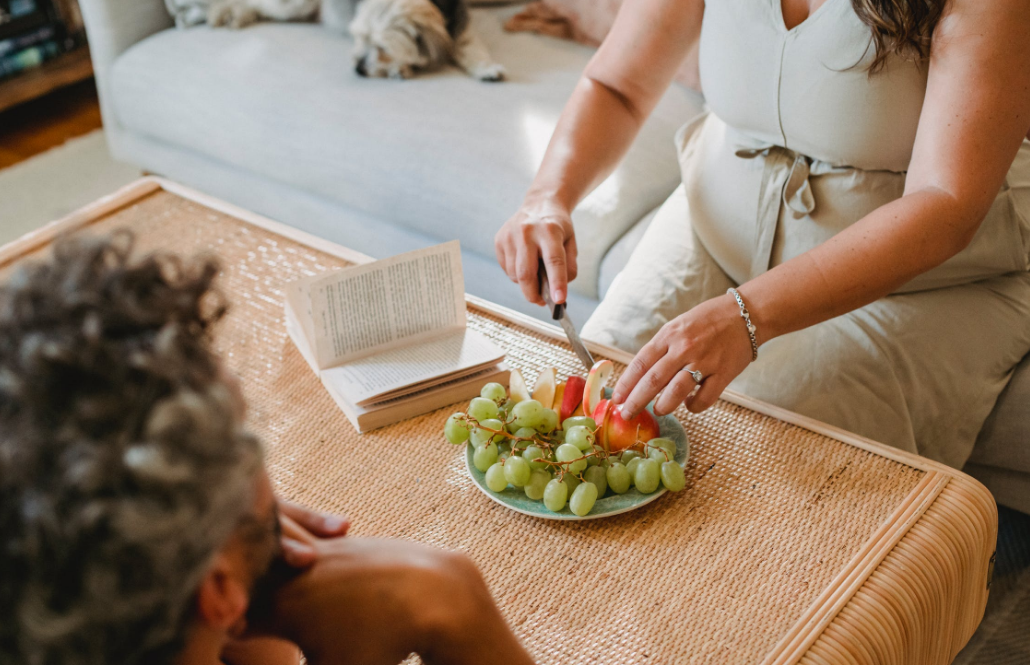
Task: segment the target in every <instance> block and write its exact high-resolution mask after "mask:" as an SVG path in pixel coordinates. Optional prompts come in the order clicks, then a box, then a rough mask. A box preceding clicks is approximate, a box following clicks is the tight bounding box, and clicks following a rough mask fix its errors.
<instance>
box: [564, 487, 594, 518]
mask: <svg viewBox="0 0 1030 665" xmlns="http://www.w3.org/2000/svg"><path fill="white" fill-rule="evenodd" d="M596 501H597V485H595V484H593V483H580V485H579V487H577V488H576V491H575V492H573V493H572V498H570V499H569V508H570V509H571V510H572V512H574V513H576V514H577V515H579V516H580V517H583V516H584V515H586V514H587V513H589V512H590V510H591V508H593V507H594V503H595V502H596Z"/></svg>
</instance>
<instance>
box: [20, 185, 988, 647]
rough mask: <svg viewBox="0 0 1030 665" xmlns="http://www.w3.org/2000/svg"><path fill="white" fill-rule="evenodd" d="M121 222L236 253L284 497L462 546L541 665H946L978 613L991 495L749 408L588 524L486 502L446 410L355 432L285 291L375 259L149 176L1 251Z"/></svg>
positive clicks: (550, 343)
mask: <svg viewBox="0 0 1030 665" xmlns="http://www.w3.org/2000/svg"><path fill="white" fill-rule="evenodd" d="M119 227H129V228H132V229H134V230H135V233H136V235H137V238H138V245H139V248H140V249H141V250H143V251H146V250H151V249H156V248H160V249H164V250H172V251H176V252H182V253H188V254H191V253H195V252H213V253H215V254H217V255H218V256H219V257H220V259H221V261H222V265H223V268H224V271H225V275H224V278H223V281H222V288H223V289H224V290H225V292H226V293H227V295H228V296H229V298H230V300H231V302H232V310H231V313H230V316H229V317H228V318H227V320H226V321H225V323H224V324H223V326H222V328H221V330H220V331H219V333H218V340H219V346H220V349H221V351H222V353H223V355H224V357H225V358H226V359H227V362H228V364H229V365H230V366H231V368H232V369H233V370H234V371H236V372H237V373H238V374H239V376H240V377H241V379H242V382H243V385H244V386H245V392H246V394H247V397H248V399H249V402H250V405H251V422H250V424H251V426H252V428H253V429H254V430H255V431H256V432H257V433H258V434H260V436H261V437H262V438H263V439H264V441H265V443H266V445H267V451H268V452H267V456H268V467H269V472H270V475H271V477H272V479H273V482H274V483H275V485H276V487H277V489H278V491H279V492H280V493H281V494H282V495H284V496H286V497H288V498H291V499H296V500H299V501H302V502H306V503H309V504H311V505H313V506H315V507H318V508H322V509H326V510H333V511H343V512H346V513H348V514H349V515H350V516H351V517H352V519H353V522H354V528H353V533H355V534H358V535H370V536H371V535H374V536H388V537H397V538H410V539H414V540H418V541H422V542H425V543H431V544H434V545H439V546H441V547H450V548H456V549H460V550H463V551H465V552H467V553H468V554H469V555H470V556H471V557H472V558H473V559H474V560H475V561H476V563H477V564H478V565H479V566H480V567H481V569H482V570H483V573H484V575H485V577H486V579H487V581H488V583H489V584H490V586H491V588H492V589H493V592H494V594H495V596H496V598H497V600H498V602H499V603H500V605H501V607H502V608H503V610H504V612H505V614H506V616H507V618H508V620H509V621H510V622H511V624H512V625H513V626H514V628H515V630H516V631H517V633H518V634H519V636H520V637H521V638H522V639H523V640H524V642H525V643H526V645H527V647H528V648H529V650H530V651H531V652H532V653H533V654H534V656H535V657H536V658H537V659H538V661H539V662H540V663H548V664H555V665H557V664H559V663H561V664H567V663H611V664H617V665H629V664H638V663H654V664H666V663H670V664H679V663H730V664H737V663H765V664H770V665H771V664H786V663H799V662H800V663H812V664H828V663H847V664H855V663H862V664H865V663H870V664H872V663H878V664H880V663H883V664H887V663H897V664H899V665H918V664H923V663H927V664H929V663H949V662H951V660H952V658H953V657H954V655H955V654H956V653H957V652H958V651H959V649H960V648H961V647H962V646H963V645H964V644H965V643H966V641H967V640H968V639H969V637H970V636H971V635H972V634H973V631H974V629H975V628H976V626H977V624H978V623H979V621H980V618H981V617H982V615H983V609H984V605H985V603H986V600H987V593H988V586H989V583H990V569H991V560H992V554H993V551H994V543H995V539H996V531H997V511H996V507H995V504H994V501H993V499H992V498H991V496H990V494H989V493H988V492H987V490H986V489H984V488H983V487H982V486H981V485H980V484H979V483H977V482H976V481H975V480H973V479H971V478H969V477H968V476H965V475H963V474H961V473H959V472H957V471H955V470H953V469H950V468H947V467H944V466H941V465H939V464H936V463H933V462H930V461H928V460H925V459H922V458H920V457H916V456H914V455H910V454H907V453H903V452H899V451H897V450H893V449H890V448H887V447H885V446H882V445H880V444H877V443H874V442H872V441H867V440H864V439H860V438H858V437H855V436H853V435H850V434H848V433H846V432H843V431H840V430H837V429H834V428H832V427H829V426H827V425H823V424H821V423H817V422H814V421H811V420H808V419H805V418H803V417H800V416H798V415H796V414H792V413H788V412H785V411H782V410H779V409H776V408H774V407H771V406H769V405H766V404H762V403H758V402H754V401H752V400H749V399H747V398H745V397H743V396H741V395H736V394H732V393H727V394H726V395H725V396H724V398H723V400H722V401H720V402H719V403H718V404H717V405H716V406H715V407H713V408H712V409H710V410H709V411H707V412H705V413H704V414H701V415H692V414H690V413H688V412H686V411H685V410H683V409H681V410H680V411H678V412H677V413H676V414H675V415H676V416H677V417H678V418H679V419H680V420H681V421H682V423H683V425H684V427H685V428H686V429H687V432H688V433H689V435H690V437H691V440H692V442H693V450H692V455H691V459H690V463H689V466H688V468H687V489H686V490H685V491H683V492H680V493H677V494H668V495H665V496H663V497H661V498H660V499H659V500H657V501H655V502H654V503H652V504H650V505H648V506H646V507H644V508H641V509H640V510H636V511H633V512H631V513H628V514H625V515H621V516H618V517H612V518H610V519H604V520H595V521H589V522H580V523H565V522H552V521H545V520H538V519H533V518H531V517H526V516H523V515H520V514H517V513H515V512H512V511H510V510H507V509H506V508H504V507H502V506H499V505H497V504H495V503H493V502H492V501H490V500H489V499H487V498H486V497H484V496H483V495H481V494H480V493H479V492H478V491H477V490H476V489H475V488H474V487H473V486H472V484H471V481H470V479H469V478H468V476H467V475H466V472H465V467H464V461H463V451H461V450H459V449H458V448H455V447H453V446H450V445H448V444H447V443H446V442H444V440H443V438H442V436H441V427H442V423H443V420H444V418H445V417H446V414H447V413H449V412H450V409H443V410H440V411H438V412H436V413H432V414H429V415H426V416H421V417H416V418H413V419H411V420H409V421H407V422H403V423H400V424H397V425H394V426H391V427H388V428H385V429H381V430H377V431H374V432H371V433H368V434H363V435H359V434H357V433H356V432H355V431H354V429H353V428H352V427H351V425H350V424H349V423H348V422H347V420H346V419H345V418H344V416H343V414H342V413H341V412H340V411H339V410H338V409H337V407H336V406H335V404H334V403H333V401H332V399H331V398H330V397H329V395H328V394H326V392H325V391H324V390H323V388H322V386H321V384H320V383H319V381H318V380H317V379H316V377H315V376H314V375H313V374H312V372H311V370H310V369H308V367H307V365H306V364H305V363H304V360H303V359H302V358H301V355H300V354H299V353H298V352H297V350H296V349H295V348H294V346H293V344H292V343H291V342H290V340H289V339H288V338H287V336H286V329H285V326H284V323H283V303H282V295H283V285H284V284H285V283H287V282H289V281H291V280H294V279H297V278H300V277H302V276H306V275H313V274H316V273H320V272H323V271H326V270H331V269H334V268H339V267H343V266H346V265H348V264H352V263H358V262H362V261H366V260H368V259H367V257H364V256H362V255H359V254H356V253H354V252H352V251H350V250H348V249H346V248H343V247H340V246H337V245H333V244H331V243H328V242H325V241H322V240H319V239H317V238H314V237H311V236H308V235H306V234H303V233H300V232H298V231H296V230H293V229H291V228H288V227H285V226H283V225H280V224H277V223H275V222H272V221H270V220H267V219H264V218H261V217H258V216H256V215H253V214H250V213H248V212H246V211H243V210H240V209H238V208H234V207H232V206H229V205H227V204H225V203H222V202H219V201H216V200H214V199H210V198H208V197H205V196H203V195H200V194H198V193H196V192H192V191H190V190H188V189H186V188H183V187H181V186H178V185H176V184H174V183H169V182H167V181H162V180H160V179H155V178H146V179H143V180H141V181H139V182H137V183H135V184H134V185H132V186H130V187H128V188H126V189H124V190H122V191H120V192H118V193H116V194H114V195H112V196H110V197H108V198H106V199H103V200H101V201H98V202H97V203H95V204H93V205H92V206H90V207H88V208H86V209H84V210H82V211H80V212H78V213H76V214H74V215H72V216H70V217H69V218H67V219H65V220H62V221H60V222H56V223H54V224H52V225H50V226H49V227H46V228H45V229H43V230H42V231H39V232H37V233H34V234H32V235H29V236H26V237H24V238H22V239H20V240H18V241H16V242H14V243H12V244H10V245H7V246H6V247H4V248H2V249H0V277H2V276H3V275H5V274H7V273H8V272H9V270H10V268H11V266H12V265H13V264H14V263H16V262H17V261H19V260H21V259H22V258H24V257H26V256H31V255H36V254H39V253H42V252H45V251H46V249H47V245H49V243H50V242H51V241H52V240H53V238H54V237H56V235H57V234H59V233H61V232H65V231H70V230H80V229H84V230H86V231H88V232H92V233H104V232H108V231H111V230H113V229H116V228H119ZM469 303H470V308H469V325H470V326H472V327H474V328H475V329H477V330H479V331H481V332H483V333H485V334H486V335H488V336H490V337H491V338H493V339H494V340H495V341H497V342H498V343H499V344H500V345H502V346H503V347H504V348H505V349H506V350H507V352H508V362H509V363H510V364H511V365H512V366H515V367H518V368H520V369H522V370H523V371H524V372H528V375H529V376H534V375H535V374H536V372H537V371H538V370H539V369H540V368H542V367H544V366H554V367H557V368H558V369H559V371H560V372H562V373H569V372H574V371H579V370H580V369H581V368H580V367H579V366H578V364H577V363H578V361H577V360H576V359H575V357H574V356H573V354H572V352H571V351H570V350H569V348H568V347H567V345H566V344H565V342H564V338H563V337H562V334H561V332H560V330H559V329H558V328H553V327H551V326H549V325H545V324H542V323H540V322H538V321H535V320H533V319H530V318H527V317H524V316H521V315H518V314H516V313H513V312H511V311H508V310H505V309H503V308H500V307H497V306H495V305H492V304H490V303H488V302H484V301H482V300H478V299H474V298H470V299H469ZM592 350H593V352H594V354H595V355H597V356H603V357H608V358H611V359H612V360H613V361H615V362H616V364H617V366H618V368H619V369H620V370H621V368H622V367H623V363H625V362H626V361H627V360H628V358H627V356H626V355H625V354H623V353H621V352H619V351H616V350H614V349H610V348H605V347H599V346H594V347H593V349H592ZM541 575H543V576H544V577H543V578H541ZM469 629H470V630H475V627H474V626H470V627H469ZM413 662H414V659H413Z"/></svg>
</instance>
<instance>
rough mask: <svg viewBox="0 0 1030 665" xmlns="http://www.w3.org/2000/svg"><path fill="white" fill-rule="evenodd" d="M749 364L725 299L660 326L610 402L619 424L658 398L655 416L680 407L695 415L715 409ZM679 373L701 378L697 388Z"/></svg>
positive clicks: (737, 321) (742, 330) (745, 341)
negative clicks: (683, 405)
mask: <svg viewBox="0 0 1030 665" xmlns="http://www.w3.org/2000/svg"><path fill="white" fill-rule="evenodd" d="M750 362H751V340H750V338H749V337H748V334H747V328H746V326H745V325H744V322H743V321H742V320H741V318H740V308H739V306H738V305H737V303H736V301H734V300H733V298H731V297H730V296H728V295H727V296H721V297H718V298H713V299H711V300H708V301H706V302H703V303H701V304H700V305H698V306H697V307H695V308H693V309H692V310H690V311H689V312H686V313H685V314H681V315H680V316H678V317H676V318H675V319H673V320H672V321H669V322H668V323H666V324H665V325H664V326H662V329H661V330H659V331H658V334H657V335H655V336H654V338H653V339H652V340H651V341H650V342H648V343H647V344H646V345H645V346H644V348H642V349H641V350H640V352H639V353H637V355H636V357H635V358H633V361H632V362H630V364H629V366H628V367H626V371H625V372H624V373H623V375H622V378H620V379H619V382H618V384H616V386H615V390H614V392H613V393H612V400H613V401H614V402H615V404H621V405H622V406H621V415H622V416H623V418H632V417H635V416H636V415H637V414H638V413H640V412H641V411H643V410H644V408H646V407H647V405H648V403H649V402H650V401H651V400H652V399H654V398H655V396H656V395H658V394H659V392H661V395H660V396H659V397H658V401H657V402H655V405H654V411H655V413H656V414H658V415H663V414H666V413H671V412H672V411H674V410H675V409H676V407H678V406H679V405H680V404H681V403H684V402H686V405H687V408H688V409H690V411H692V412H694V413H699V412H701V411H704V410H705V409H707V408H708V407H710V406H712V405H713V404H715V402H716V400H718V399H719V395H721V394H722V391H723V390H725V388H726V386H728V385H729V383H730V381H732V380H733V379H734V378H736V377H737V375H738V374H740V373H741V372H743V371H744V368H745V367H747V366H748V363H750ZM684 369H689V370H697V371H699V372H701V374H702V375H703V379H702V381H701V386H700V388H698V386H697V383H696V382H695V381H694V378H693V377H692V376H691V374H690V372H688V371H682V370H684ZM695 388H698V389H697V391H696V392H695V391H694V390H695Z"/></svg>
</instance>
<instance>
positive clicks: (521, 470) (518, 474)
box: [504, 457, 533, 487]
mask: <svg viewBox="0 0 1030 665" xmlns="http://www.w3.org/2000/svg"><path fill="white" fill-rule="evenodd" d="M532 472H533V470H532V469H530V468H529V462H527V461H526V460H524V459H522V458H521V457H509V458H508V460H507V461H506V462H505V463H504V477H505V478H506V479H507V481H508V482H509V483H511V484H512V485H514V486H515V487H524V486H525V484H526V483H528V482H529V476H530V474H532Z"/></svg>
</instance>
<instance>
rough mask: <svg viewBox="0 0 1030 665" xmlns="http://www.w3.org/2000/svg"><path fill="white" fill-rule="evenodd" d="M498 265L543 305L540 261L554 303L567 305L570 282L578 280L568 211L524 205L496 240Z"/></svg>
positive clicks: (550, 205) (551, 205) (548, 204)
mask: <svg viewBox="0 0 1030 665" xmlns="http://www.w3.org/2000/svg"><path fill="white" fill-rule="evenodd" d="M494 249H495V250H496V251H497V262H498V263H499V264H500V265H501V268H503V269H504V272H505V273H507V274H508V278H509V279H511V281H513V282H515V283H516V284H518V285H519V286H520V287H521V288H522V294H523V295H524V296H525V297H526V300H528V301H529V302H531V303H536V304H537V305H543V304H545V303H544V299H543V297H542V296H541V294H540V281H539V279H540V278H539V267H540V260H541V259H542V260H543V262H544V266H545V268H546V269H547V282H548V284H550V286H551V298H552V299H553V300H554V302H555V303H563V302H565V297H566V296H567V295H568V289H569V282H571V281H572V280H574V279H576V272H577V268H576V234H575V232H574V231H573V229H572V217H571V215H570V214H569V211H568V209H566V208H564V207H563V206H561V205H560V204H558V203H555V202H553V201H550V200H548V201H541V202H529V201H527V202H526V203H525V204H523V206H522V208H521V209H519V211H518V212H517V213H515V216H514V217H512V218H511V219H509V220H508V221H507V222H505V223H504V226H502V227H501V230H500V231H498V232H497V235H496V236H494Z"/></svg>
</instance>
